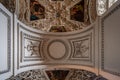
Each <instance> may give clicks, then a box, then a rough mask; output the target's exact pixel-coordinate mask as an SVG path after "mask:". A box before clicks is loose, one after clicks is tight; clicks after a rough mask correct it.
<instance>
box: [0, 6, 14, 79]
mask: <svg viewBox="0 0 120 80" xmlns="http://www.w3.org/2000/svg"><path fill="white" fill-rule="evenodd" d="M12 23H13V19H12V14H11V13H10V12H9V11H8V10H7V9H6V8H5V7H4V6H3V5H2V4H0V80H5V79H7V78H8V77H10V76H12V75H13V24H12Z"/></svg>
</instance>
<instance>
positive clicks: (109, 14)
mask: <svg viewBox="0 0 120 80" xmlns="http://www.w3.org/2000/svg"><path fill="white" fill-rule="evenodd" d="M118 9H120V4H119V5H118V6H116V7H115V8H114V9H113V10H112V11H110V12H109V13H108V14H107V15H105V16H104V17H103V18H102V20H101V69H102V70H103V71H105V72H108V73H111V74H113V75H117V76H120V73H119V72H114V71H110V70H107V69H105V68H104V60H105V59H104V21H105V20H106V19H107V18H108V17H109V16H111V15H112V14H113V13H114V12H115V11H117V10H118Z"/></svg>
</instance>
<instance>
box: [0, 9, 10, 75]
mask: <svg viewBox="0 0 120 80" xmlns="http://www.w3.org/2000/svg"><path fill="white" fill-rule="evenodd" d="M0 13H2V14H3V15H4V16H6V17H7V22H8V23H7V46H8V47H7V69H6V70H3V71H0V74H3V73H7V72H9V71H10V70H11V65H12V64H11V17H10V16H9V14H7V13H6V12H5V11H4V10H2V9H1V8H0Z"/></svg>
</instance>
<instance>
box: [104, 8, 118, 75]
mask: <svg viewBox="0 0 120 80" xmlns="http://www.w3.org/2000/svg"><path fill="white" fill-rule="evenodd" d="M103 24H104V25H103V29H104V37H103V38H104V56H103V58H104V61H103V62H104V63H103V68H104V70H105V71H108V72H111V73H113V74H114V73H115V74H116V73H118V74H119V73H120V61H119V60H120V9H117V10H116V11H115V12H113V13H111V14H110V15H109V17H107V18H106V19H105V20H104V23H103Z"/></svg>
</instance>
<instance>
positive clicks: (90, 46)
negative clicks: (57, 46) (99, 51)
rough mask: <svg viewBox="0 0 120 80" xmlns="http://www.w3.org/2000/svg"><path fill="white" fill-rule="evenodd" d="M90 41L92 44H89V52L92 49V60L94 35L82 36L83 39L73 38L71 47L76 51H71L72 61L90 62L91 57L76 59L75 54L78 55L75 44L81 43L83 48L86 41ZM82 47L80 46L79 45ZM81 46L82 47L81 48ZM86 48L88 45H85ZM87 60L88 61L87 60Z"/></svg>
mask: <svg viewBox="0 0 120 80" xmlns="http://www.w3.org/2000/svg"><path fill="white" fill-rule="evenodd" d="M86 40H88V41H89V42H90V44H88V47H87V48H88V50H89V49H90V58H92V55H91V54H92V53H91V51H92V33H91V34H89V35H86V36H82V37H78V38H73V39H70V41H69V42H70V44H71V47H73V49H74V50H71V52H72V54H71V55H70V58H69V59H70V60H83V61H84V60H85V61H86V60H88V61H89V59H88V58H89V57H85V56H80V57H75V56H74V54H75V53H76V45H75V43H77V42H81V46H82V42H83V43H84V41H86ZM79 46H80V45H79ZM81 46H80V47H81ZM84 46H86V45H84ZM86 58H87V59H86ZM90 60H91V59H90Z"/></svg>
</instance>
